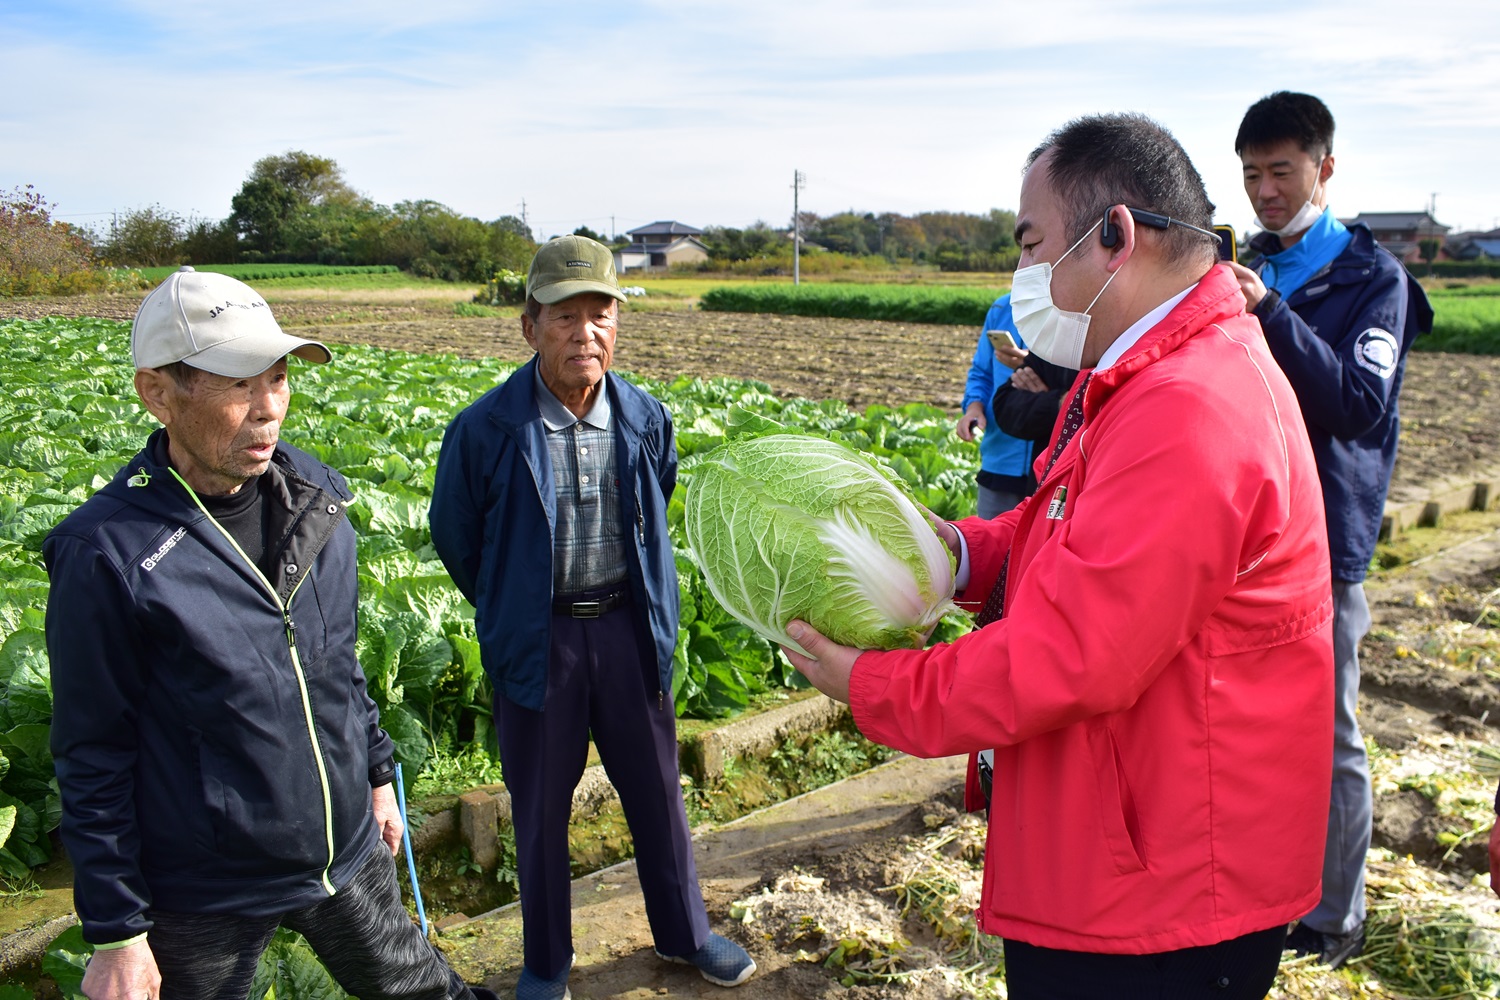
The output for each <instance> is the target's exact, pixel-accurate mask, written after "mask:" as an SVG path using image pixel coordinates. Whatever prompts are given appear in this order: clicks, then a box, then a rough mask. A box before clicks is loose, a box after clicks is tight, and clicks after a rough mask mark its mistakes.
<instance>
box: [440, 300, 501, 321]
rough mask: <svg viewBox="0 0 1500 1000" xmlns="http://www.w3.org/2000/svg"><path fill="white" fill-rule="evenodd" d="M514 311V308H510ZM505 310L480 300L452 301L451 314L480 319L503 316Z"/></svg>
mask: <svg viewBox="0 0 1500 1000" xmlns="http://www.w3.org/2000/svg"><path fill="white" fill-rule="evenodd" d="M511 311H512V312H514V311H515V310H513V309H512V310H511ZM505 313H506V311H505V310H504V309H501V308H499V307H498V306H487V305H485V304H484V303H482V302H455V303H453V315H455V316H466V317H474V318H481V319H496V318H499V317H501V316H504V315H505Z"/></svg>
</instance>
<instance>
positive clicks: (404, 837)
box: [396, 764, 427, 937]
mask: <svg viewBox="0 0 1500 1000" xmlns="http://www.w3.org/2000/svg"><path fill="white" fill-rule="evenodd" d="M396 805H398V806H400V807H401V843H402V844H403V845H404V846H405V847H406V873H407V874H408V875H410V876H411V894H412V896H413V897H415V898H416V900H417V918H418V919H419V920H421V921H422V936H423V937H426V936H427V911H426V910H424V909H423V908H422V887H421V886H419V885H417V862H416V859H415V858H413V857H412V853H411V824H410V823H409V822H407V819H406V785H405V784H403V783H402V781H401V765H400V764H397V765H396Z"/></svg>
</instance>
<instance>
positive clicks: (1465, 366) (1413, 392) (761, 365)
mask: <svg viewBox="0 0 1500 1000" xmlns="http://www.w3.org/2000/svg"><path fill="white" fill-rule="evenodd" d="M463 297H464V296H463V295H461V294H456V295H454V296H453V297H451V298H446V299H445V298H441V297H438V296H435V295H428V296H420V297H419V296H415V295H413V293H411V292H410V291H406V290H399V289H393V290H384V291H359V292H345V291H339V290H333V291H330V292H327V293H323V292H320V291H318V290H306V291H287V292H282V293H276V292H272V293H269V298H270V301H271V304H272V306H273V308H274V309H275V312H276V316H277V318H278V319H279V320H280V321H281V323H282V325H283V326H285V327H287V328H288V329H292V330H295V331H296V333H297V334H298V335H299V336H307V337H314V338H318V339H321V340H325V341H327V342H329V343H344V344H373V345H375V346H378V347H385V348H393V349H399V350H405V351H416V352H423V353H445V354H457V355H460V356H462V357H498V358H502V359H504V360H508V361H515V362H521V361H525V360H527V359H528V358H529V357H530V356H531V351H530V349H529V348H528V347H527V346H526V343H525V341H524V340H522V339H521V330H520V322H519V320H517V319H514V318H489V317H485V318H471V317H462V316H457V315H455V314H454V311H453V302H454V301H455V299H458V298H463ZM139 301H140V300H139V298H138V297H135V296H129V295H111V296H80V297H74V298H56V299H46V298H38V299H19V300H17V299H12V300H7V301H4V302H0V316H18V317H22V318H37V317H40V316H48V315H57V316H100V317H106V318H112V319H120V320H129V319H130V318H131V317H132V316H134V314H135V309H136V306H137V305H138V304H139ZM620 331H621V332H620V339H619V344H618V346H617V348H616V352H615V366H616V367H618V368H619V369H621V370H623V371H629V372H633V373H635V374H638V375H641V376H644V377H646V378H651V379H658V380H662V381H670V380H672V379H675V378H677V377H678V376H681V375H688V376H692V377H697V378H715V377H719V376H728V377H733V378H746V379H756V380H759V381H762V382H766V383H767V384H769V385H770V386H771V387H772V389H773V390H774V391H775V392H776V393H777V394H778V395H781V396H805V397H807V398H809V399H841V400H843V401H844V402H846V403H848V404H849V405H851V406H854V407H857V408H859V409H863V408H864V407H866V406H869V405H870V404H872V403H882V404H887V405H900V404H903V403H928V404H930V405H933V406H937V407H941V408H943V409H947V410H952V411H954V412H955V413H956V412H957V410H958V406H959V403H960V402H962V399H963V391H964V377H965V375H966V374H967V372H968V366H969V360H970V358H971V356H972V354H973V350H974V341H975V336H976V331H975V330H974V329H972V328H970V327H962V326H938V325H933V324H923V323H885V322H878V321H873V320H850V319H822V318H814V317H805V316H770V315H760V314H751V313H714V312H702V311H698V310H682V311H666V312H655V311H634V310H632V311H629V312H627V314H626V316H625V318H624V319H623V320H622V322H621V327H620ZM1401 412H1402V432H1401V450H1400V454H1399V457H1398V459H1397V464H1396V473H1395V479H1394V482H1393V485H1392V497H1393V498H1394V499H1408V498H1409V497H1410V496H1415V495H1419V494H1421V493H1423V492H1424V491H1428V490H1430V488H1431V486H1432V485H1434V484H1437V483H1441V482H1447V481H1450V480H1453V479H1459V480H1461V479H1462V478H1463V477H1465V476H1469V475H1477V474H1480V473H1483V472H1485V471H1488V470H1489V469H1490V468H1491V467H1492V466H1494V465H1495V464H1496V463H1500V447H1497V442H1500V356H1482V355H1471V354H1426V353H1420V352H1419V353H1414V354H1412V355H1411V358H1410V360H1409V361H1408V363H1407V373H1406V384H1405V386H1404V387H1403V389H1402V393H1401Z"/></svg>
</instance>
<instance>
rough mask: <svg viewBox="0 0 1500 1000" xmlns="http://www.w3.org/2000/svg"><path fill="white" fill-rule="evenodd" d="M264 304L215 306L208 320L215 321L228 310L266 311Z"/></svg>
mask: <svg viewBox="0 0 1500 1000" xmlns="http://www.w3.org/2000/svg"><path fill="white" fill-rule="evenodd" d="M264 308H266V304H265V303H264V302H227V301H226V302H225V303H224V304H223V305H222V306H214V307H213V308H212V309H210V310H209V311H208V318H209V319H213V318H214V317H215V316H218V315H219V314H220V313H222V312H224V311H225V310H227V309H264Z"/></svg>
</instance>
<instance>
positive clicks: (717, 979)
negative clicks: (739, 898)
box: [656, 934, 755, 986]
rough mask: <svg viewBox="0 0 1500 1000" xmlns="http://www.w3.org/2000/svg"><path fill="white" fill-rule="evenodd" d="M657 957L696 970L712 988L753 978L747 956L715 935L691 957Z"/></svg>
mask: <svg viewBox="0 0 1500 1000" xmlns="http://www.w3.org/2000/svg"><path fill="white" fill-rule="evenodd" d="M656 955H657V957H658V958H663V959H666V960H667V961H668V962H676V963H677V964H678V965H691V966H694V967H696V968H697V970H698V971H699V972H700V973H702V974H703V978H704V979H707V980H708V981H709V982H711V983H713V984H714V985H715V986H738V985H739V984H740V983H743V982H744V981H745V980H747V979H749V978H750V977H751V976H753V975H755V960H754V959H753V958H751V957H750V953H749V952H747V951H745V949H743V948H741V947H740V946H739V945H737V944H735V943H734V942H733V941H731V940H729V939H728V938H727V937H722V936H720V935H718V934H710V935H709V936H708V940H707V941H705V942H703V947H701V948H699V949H698V950H697V951H695V952H693V953H692V954H691V955H683V956H678V955H664V954H662V953H661V952H660V951H657V953H656Z"/></svg>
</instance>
